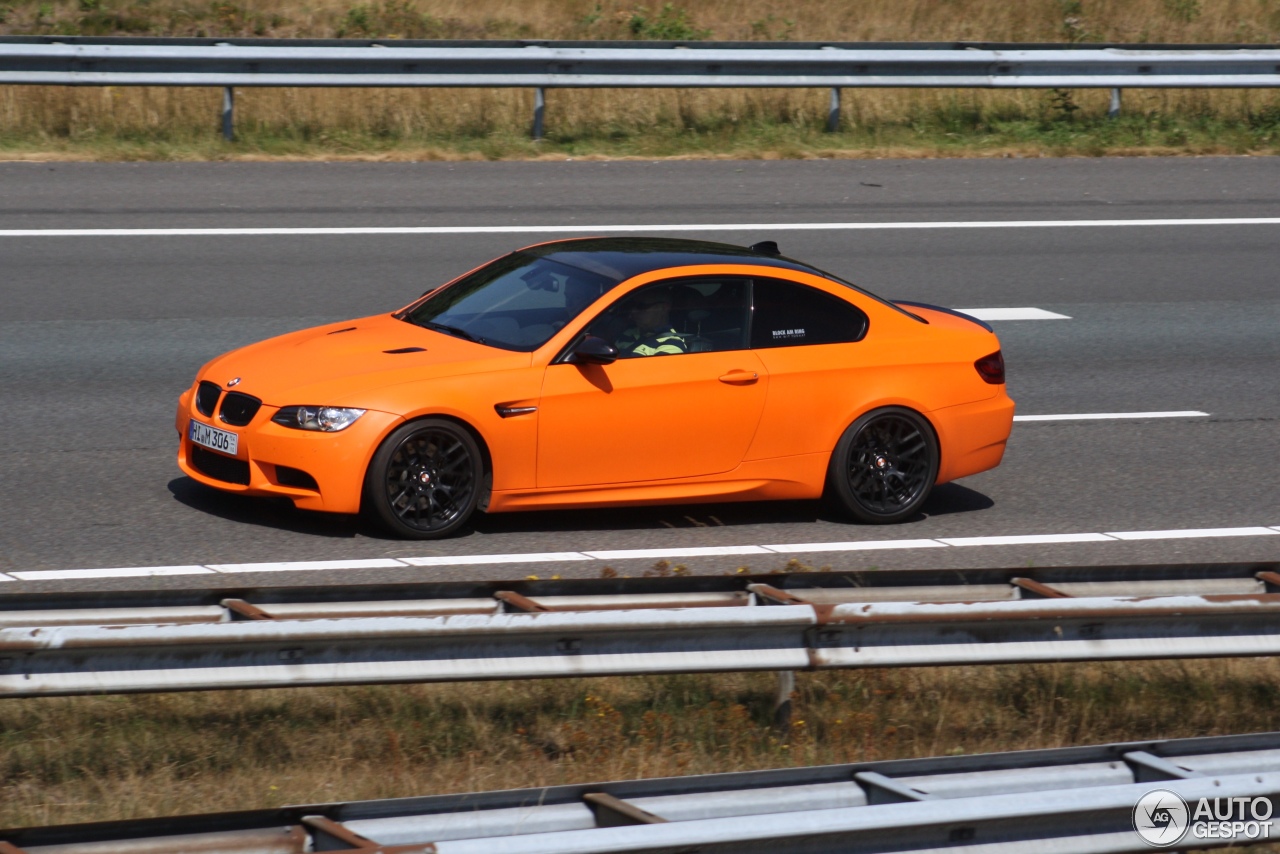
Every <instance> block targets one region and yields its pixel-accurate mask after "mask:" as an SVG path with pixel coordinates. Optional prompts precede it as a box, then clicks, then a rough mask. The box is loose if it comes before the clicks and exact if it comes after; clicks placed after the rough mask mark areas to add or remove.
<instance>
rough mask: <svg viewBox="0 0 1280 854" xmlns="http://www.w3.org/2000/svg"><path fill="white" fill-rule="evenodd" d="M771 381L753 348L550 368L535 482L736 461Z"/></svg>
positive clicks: (684, 471)
mask: <svg viewBox="0 0 1280 854" xmlns="http://www.w3.org/2000/svg"><path fill="white" fill-rule="evenodd" d="M752 374H755V375H756V377H755V379H754V380H753V379H752V377H751V375H752ZM767 386H768V376H767V374H766V373H765V369H764V365H763V363H762V362H761V361H760V359H759V357H758V356H756V354H754V353H752V352H751V351H749V350H736V351H731V352H720V353H688V354H683V355H673V356H651V357H648V358H638V359H619V360H618V361H617V362H614V363H613V364H612V365H573V364H559V365H550V366H548V367H547V369H546V374H545V377H544V379H543V387H542V400H541V401H540V404H539V410H538V486H539V487H556V486H583V485H589V484H602V483H629V482H633V481H649V480H661V479H666V478H678V477H697V476H700V475H711V474H719V473H721V472H726V471H729V470H731V469H733V468H736V467H737V465H738V464H739V463H740V462H741V461H742V459H743V457H744V456H745V455H746V451H747V448H748V447H749V446H750V444H751V438H752V436H753V435H754V434H755V430H756V425H757V423H758V422H759V421H760V413H761V411H762V410H763V408H764V400H765V392H766V389H767Z"/></svg>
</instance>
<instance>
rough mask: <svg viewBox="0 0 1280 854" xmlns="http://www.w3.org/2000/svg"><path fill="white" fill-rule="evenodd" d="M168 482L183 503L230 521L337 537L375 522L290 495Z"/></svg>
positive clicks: (349, 535) (347, 536)
mask: <svg viewBox="0 0 1280 854" xmlns="http://www.w3.org/2000/svg"><path fill="white" fill-rule="evenodd" d="M168 486H169V492H170V494H172V495H173V497H174V499H176V500H177V501H178V502H179V503H181V504H184V505H186V506H187V507H190V508H191V509H193V510H198V511H200V512H201V513H208V514H209V515H210V516H217V517H218V518H219V519H226V520H227V521H228V522H239V523H242V524H246V525H257V526H260V527H263V528H275V529H276V530H280V531H289V532H291V533H295V534H312V535H314V536H317V537H332V538H335V539H352V538H354V537H355V536H356V535H363V536H370V535H373V533H372V532H371V531H370V530H369V528H371V527H372V526H370V525H369V524H368V523H367V522H365V521H364V520H363V519H361V518H360V517H358V516H348V515H346V514H344V513H317V512H315V511H310V510H299V509H297V508H296V507H294V506H293V502H292V501H290V500H289V499H287V498H261V497H250V496H246V495H235V494H232V493H228V492H220V491H219V490H216V489H212V488H210V487H207V486H205V485H204V484H202V483H200V482H198V481H195V480H192V479H191V478H189V477H177V478H174V479H173V480H171V481H169V484H168Z"/></svg>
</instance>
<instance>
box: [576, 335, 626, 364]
mask: <svg viewBox="0 0 1280 854" xmlns="http://www.w3.org/2000/svg"><path fill="white" fill-rule="evenodd" d="M617 360H618V348H617V347H615V346H613V345H612V344H610V343H609V342H608V341H606V340H604V339H603V338H600V337H598V336H596V335H587V336H584V337H583V339H582V340H581V341H579V342H578V343H577V344H575V345H574V347H573V349H572V350H570V351H569V355H568V356H566V357H565V361H566V362H572V363H573V364H575V365H612V364H613V363H614V362H616V361H617Z"/></svg>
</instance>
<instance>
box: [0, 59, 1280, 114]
mask: <svg viewBox="0 0 1280 854" xmlns="http://www.w3.org/2000/svg"><path fill="white" fill-rule="evenodd" d="M176 41H177V40H156V41H154V42H147V41H144V40H140V39H120V40H109V39H80V38H74V37H67V38H65V39H57V40H53V39H50V38H48V37H46V38H44V39H39V40H34V39H30V38H25V39H12V38H10V39H0V83H9V84H24V85H74V86H86V85H88V86H221V87H223V88H224V92H225V97H224V105H223V130H224V133H226V134H228V135H229V134H230V133H231V122H232V111H233V109H234V89H235V87H238V86H290V87H292V86H343V87H346V86H380V87H394V86H432V87H451V86H464V87H477V86H483V87H528V88H533V89H534V90H535V98H534V127H533V135H534V137H535V138H539V137H541V135H542V124H543V110H544V109H545V90H546V89H547V88H582V87H589V88H632V87H717V88H724V87H732V88H740V87H792V88H795V87H799V88H813V87H828V88H830V90H831V105H830V108H829V111H828V127H829V128H831V129H834V128H835V127H836V126H837V125H838V122H839V111H840V91H841V89H843V88H849V87H857V88H865V87H917V88H936V87H963V88H1064V89H1070V88H1082V87H1091V88H1108V89H1111V90H1112V110H1111V112H1112V113H1113V114H1118V112H1119V109H1120V92H1121V90H1123V89H1124V88H1130V87H1143V88H1149V87H1166V88H1167V87H1176V88H1183V87H1194V88H1206V87H1207V88H1222V87H1231V88H1240V87H1272V86H1280V49H1277V48H1275V47H1274V46H1269V45H1268V46H1264V45H1257V46H1240V45H1231V46H1227V45H1213V46H1195V47H1177V46H1169V45H1165V46H1160V47H1154V46H1151V45H1112V46H1105V47H1081V46H1078V45H1077V46H1068V45H997V46H990V45H976V44H955V45H938V44H930V45H921V46H915V45H910V44H896V45H874V44H872V45H858V44H856V43H854V44H850V43H840V44H827V45H817V44H805V45H796V44H792V43H788V42H770V43H733V44H732V45H721V44H718V43H715V42H686V43H672V44H668V45H654V44H652V43H643V42H641V43H634V42H632V43H617V42H613V43H604V44H601V43H596V44H595V45H592V43H584V42H569V43H560V42H526V43H500V44H497V45H494V44H488V43H484V42H462V43H459V42H454V43H448V44H443V45H436V44H433V43H431V42H415V43H412V44H407V43H402V42H398V41H395V40H386V41H381V42H363V43H357V44H352V43H350V42H342V41H334V42H327V43H326V42H321V41H315V40H313V41H308V42H306V43H305V44H289V43H286V42H281V41H278V40H273V41H264V42H260V43H255V42H253V41H251V40H227V41H201V40H189V41H186V42H177V43H175V42H176Z"/></svg>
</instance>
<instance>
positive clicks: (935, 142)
mask: <svg viewBox="0 0 1280 854" xmlns="http://www.w3.org/2000/svg"><path fill="white" fill-rule="evenodd" d="M31 33H44V34H49V33H61V34H77V33H79V34H86V35H151V36H159V35H175V36H192V35H194V36H269V37H301V36H307V37H333V36H348V37H367V38H379V39H387V38H557V39H609V38H612V39H630V38H692V37H705V38H714V39H729V40H740V39H748V40H749V39H790V40H805V41H811V40H815V41H821V40H829V41H860V40H876V41H934V40H936V41H952V40H982V41H1015V42H1034V41H1076V42H1089V41H1127V42H1151V43H1161V42H1165V43H1177V42H1184V43H1185V42H1277V41H1280V0H1109V2H1106V1H1105V0H1036V2H1023V3H1006V2H996V0H949V2H937V0H859V2H851V1H850V0H846V2H822V3H819V2H813V0H805V1H804V2H798V3H794V4H791V5H789V6H788V7H786V10H785V12H780V11H779V10H778V7H777V5H776V4H774V3H771V2H766V0H743V2H733V3H731V2H727V0H703V1H702V2H684V3H674V4H672V3H660V2H652V3H648V4H632V3H622V2H617V0H601V2H592V0H530V2H515V0H475V2H465V3H464V2H462V0H435V2H429V1H428V0H367V2H363V0H308V2H298V0H243V2H235V0H7V2H5V3H0V34H9V35H13V34H31ZM237 97H238V100H237V130H238V132H239V134H240V138H241V139H240V142H239V143H238V144H236V145H232V146H229V145H224V144H222V143H221V142H220V141H219V140H218V138H217V135H216V134H217V116H218V111H219V105H220V98H221V93H220V92H219V91H217V90H212V89H204V90H201V89H133V88H60V87H5V88H3V89H0V156H7V157H101V158H103V159H132V158H149V159H150V158H162V159H208V158H238V157H248V158H253V159H261V158H272V157H283V158H295V157H304V158H305V157H314V156H324V157H327V158H346V157H360V158H375V159H383V158H385V159H432V158H449V159H467V158H480V159H492V158H536V157H540V156H546V155H547V154H552V155H561V156H582V155H588V154H595V155H602V156H621V157H626V156H636V157H664V156H703V157H705V156H715V155H717V154H731V155H735V156H778V157H798V156H886V155H887V154H889V153H894V154H902V153H905V154H908V155H914V156H946V155H974V154H978V155H992V154H995V155H999V154H1005V153H1009V154H1020V155H1024V156H1034V155H1037V154H1063V153H1072V154H1102V153H1110V154H1115V153H1120V154H1124V153H1144V154H1147V153H1214V154H1232V153H1271V152H1274V151H1275V150H1276V148H1277V147H1278V146H1280V132H1277V127H1280V97H1277V95H1276V94H1275V93H1273V92H1270V91H1265V90H1254V91H1224V92H1205V91H1194V90H1179V91H1167V90H1146V91H1129V92H1127V93H1126V96H1125V116H1126V118H1125V120H1124V121H1122V122H1120V123H1105V122H1104V121H1103V120H1102V118H1101V117H1102V115H1103V114H1104V112H1105V108H1106V93H1104V92H1098V91H1077V92H1073V93H1069V94H1067V95H1063V94H1061V93H1059V94H1055V93H1046V92H1040V91H1023V92H993V91H969V90H960V91H956V90H931V91H902V90H862V91H856V92H855V91H848V92H846V107H845V111H844V125H843V128H842V132H841V133H840V134H836V135H834V136H833V135H828V134H823V133H822V132H821V131H822V128H823V125H824V124H825V119H826V93H825V91H824V90H748V91H744V90H736V91H714V90H690V91H684V90H677V91H670V90H657V91H654V90H557V91H552V92H551V93H550V95H549V99H548V100H549V103H548V113H547V130H548V134H549V139H548V140H547V142H546V143H543V144H541V145H533V144H532V143H530V142H529V141H528V140H527V133H528V127H529V123H530V117H531V95H530V94H529V92H527V91H522V90H440V89H435V90H353V89H339V90H299V89H293V90H278V89H240V90H238V93H237Z"/></svg>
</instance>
